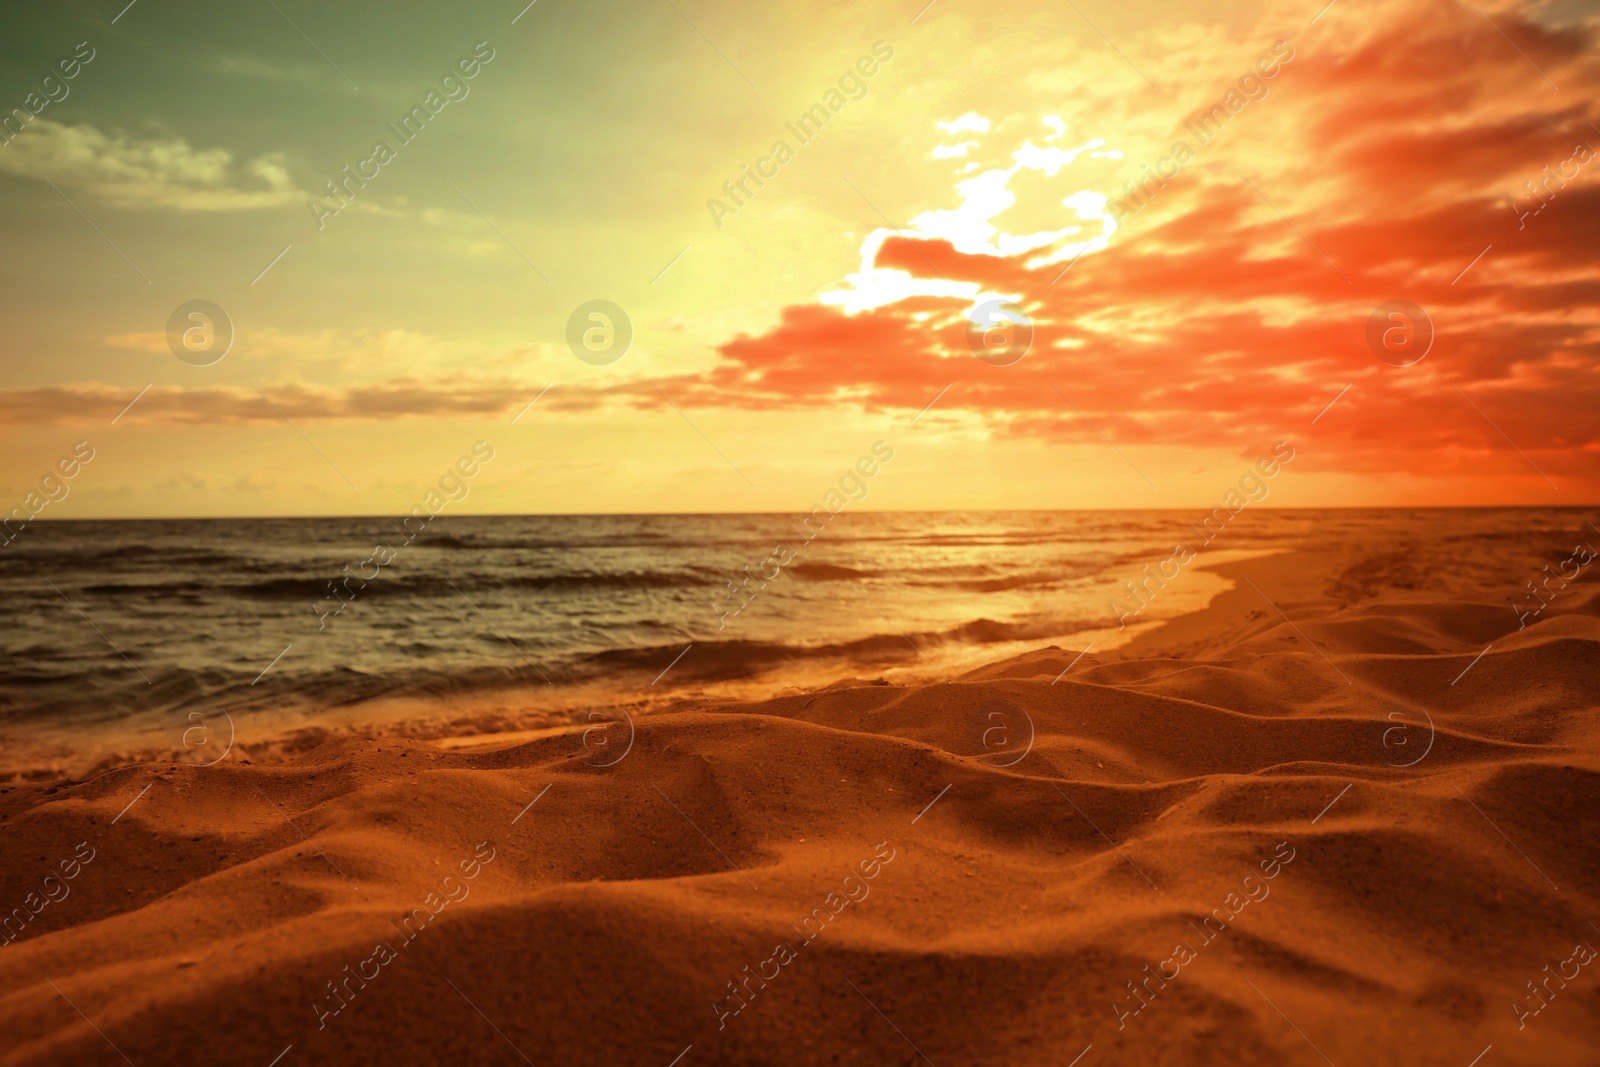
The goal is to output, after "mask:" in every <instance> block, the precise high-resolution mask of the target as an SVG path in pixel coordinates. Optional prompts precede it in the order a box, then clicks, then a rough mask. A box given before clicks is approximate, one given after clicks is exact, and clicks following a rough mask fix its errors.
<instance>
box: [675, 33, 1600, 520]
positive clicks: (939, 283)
mask: <svg viewBox="0 0 1600 1067" xmlns="http://www.w3.org/2000/svg"><path fill="white" fill-rule="evenodd" d="M1383 11H1384V12H1385V14H1384V17H1382V18H1379V19H1372V18H1369V16H1368V15H1367V14H1366V13H1358V15H1357V16H1356V17H1354V18H1352V19H1351V20H1350V21H1346V22H1342V23H1338V24H1337V25H1335V24H1334V21H1333V20H1334V16H1333V15H1330V16H1329V18H1328V19H1324V20H1322V22H1321V23H1319V24H1318V25H1315V26H1312V27H1309V28H1308V29H1306V30H1305V31H1304V32H1302V33H1300V34H1299V35H1297V36H1296V38H1295V40H1294V41H1293V47H1294V50H1295V56H1294V58H1293V60H1292V61H1291V62H1288V63H1285V64H1284V65H1283V67H1282V69H1281V70H1279V71H1278V72H1277V74H1276V77H1275V79H1273V80H1272V81H1271V82H1270V90H1271V91H1270V93H1269V94H1267V95H1266V96H1264V97H1262V98H1260V99H1257V100H1254V101H1251V102H1249V103H1248V106H1241V108H1240V110H1239V112H1238V113H1237V114H1235V115H1234V116H1233V118H1232V120H1231V121H1230V122H1229V123H1228V124H1227V125H1226V126H1225V127H1224V129H1223V130H1222V132H1221V133H1220V134H1219V135H1217V136H1216V137H1215V138H1214V139H1213V140H1212V141H1210V142H1209V143H1207V144H1204V145H1200V144H1199V143H1198V142H1197V141H1196V140H1195V138H1194V136H1193V134H1192V132H1190V131H1188V130H1187V129H1186V127H1185V125H1184V120H1185V119H1187V118H1189V117H1191V115H1192V114H1193V113H1192V112H1190V113H1182V112H1177V111H1176V109H1174V110H1175V113H1174V115H1173V120H1174V121H1173V128H1172V133H1171V138H1172V140H1178V139H1183V138H1188V141H1189V144H1190V146H1191V147H1192V148H1194V149H1195V152H1194V157H1195V158H1194V159H1193V161H1192V162H1190V163H1188V164H1187V165H1186V166H1184V167H1182V168H1181V169H1179V171H1178V173H1177V174H1176V175H1175V176H1171V177H1170V178H1169V179H1167V180H1165V181H1162V180H1161V179H1153V180H1149V181H1148V182H1147V181H1146V179H1145V174H1146V173H1148V172H1142V171H1141V170H1140V168H1139V163H1140V161H1141V158H1148V159H1149V160H1151V161H1152V162H1153V161H1155V160H1156V159H1157V157H1158V156H1163V155H1166V154H1168V153H1167V150H1165V149H1162V150H1159V151H1158V152H1156V154H1155V155H1151V156H1148V157H1140V156H1139V155H1137V154H1136V153H1134V152H1132V151H1130V152H1129V153H1128V157H1127V159H1128V163H1127V165H1126V166H1124V167H1123V170H1122V174H1119V178H1120V177H1122V176H1123V175H1126V176H1128V177H1129V179H1130V181H1131V182H1136V183H1142V188H1139V190H1138V193H1137V195H1138V196H1139V198H1140V199H1141V200H1144V201H1146V203H1145V206H1143V207H1142V208H1140V210H1139V211H1138V212H1137V213H1136V214H1135V215H1133V216H1131V217H1128V218H1125V219H1124V223H1125V224H1124V225H1123V226H1122V227H1121V228H1119V229H1115V230H1114V231H1113V227H1112V226H1110V225H1109V224H1107V223H1103V222H1100V221H1089V220H1090V219H1091V218H1092V217H1093V216H1094V215H1095V214H1096V212H1094V211H1093V210H1092V209H1091V208H1089V207H1086V206H1085V205H1092V203H1093V202H1094V200H1095V198H1094V197H1093V196H1092V194H1093V193H1096V192H1099V193H1102V194H1105V196H1106V197H1108V198H1110V199H1111V200H1123V201H1126V200H1127V199H1128V197H1129V195H1130V194H1129V192H1128V187H1124V188H1123V189H1112V188H1103V189H1099V190H1093V189H1091V190H1083V189H1082V188H1081V186H1076V185H1074V181H1073V178H1072V175H1073V173H1074V171H1073V169H1072V168H1073V163H1072V162H1071V161H1064V160H1062V159H1061V158H1060V157H1057V158H1055V159H1053V160H1052V162H1053V163H1056V164H1059V166H1058V171H1059V173H1058V174H1052V176H1053V177H1056V178H1059V182H1058V185H1059V190H1060V191H1059V192H1056V193H1055V194H1054V195H1055V196H1056V197H1057V198H1058V200H1059V199H1066V200H1067V206H1068V207H1070V208H1072V209H1073V210H1071V211H1066V210H1062V211H1059V212H1058V215H1059V217H1060V220H1061V225H1063V226H1064V227H1067V228H1068V230H1069V231H1071V232H1066V231H1064V232H1061V233H1054V232H1052V231H1046V232H1044V233H1043V234H1040V235H1036V236H1038V237H1039V241H1040V242H1041V243H1035V244H1030V239H1029V238H1027V237H1014V238H1011V239H1010V244H1011V245H1012V246H1013V247H1010V248H1007V237H1008V235H1007V234H1005V232H1004V224H1005V222H1006V220H1007V218H1008V217H1010V214H1011V209H1010V207H1009V205H1005V204H1000V208H999V210H998V211H996V212H990V213H988V214H984V212H987V211H988V209H989V208H993V207H995V206H996V204H997V203H999V201H1000V200H1003V199H1004V197H1005V196H1008V195H1010V193H1009V190H1006V191H1003V192H999V193H997V192H996V190H995V189H994V188H993V185H994V182H993V181H991V182H990V183H989V185H988V186H985V187H984V188H982V189H973V188H968V187H965V186H964V187H961V188H960V190H959V195H960V197H961V202H962V206H961V207H960V208H956V207H951V208H947V209H946V210H944V211H941V212H930V213H925V214H924V215H922V216H918V217H917V218H916V219H913V220H912V222H911V223H910V224H909V225H908V226H906V227H904V228H902V229H900V230H898V231H886V230H879V231H877V232H876V233H875V234H874V236H873V237H872V238H870V239H869V241H868V242H867V244H866V246H865V248H864V252H865V253H866V255H865V262H864V263H863V268H862V270H861V271H860V272H859V273H857V274H854V275H852V276H851V283H850V285H849V286H848V287H846V288H845V289H842V290H840V291H838V292H837V293H834V294H824V296H823V298H822V300H821V301H819V302H817V303H808V304H802V305H796V306H792V307H788V308H785V309H784V310H783V312H782V315H781V317H780V321H779V322H778V324H777V325H776V326H775V327H773V328H772V329H770V330H768V331H766V332H765V333H762V334H760V335H758V336H751V335H741V336H738V337H736V338H734V339H733V340H731V341H729V342H727V343H725V344H723V345H722V346H721V347H720V349H719V352H720V354H721V356H722V357H723V361H722V363H720V364H719V365H718V366H717V367H716V368H714V369H713V370H712V371H710V372H709V373H708V374H706V375H705V376H703V377H702V378H700V379H698V380H697V381H695V382H693V383H691V384H690V385H689V386H688V388H687V389H686V391H684V392H683V393H682V394H681V395H680V397H679V400H680V402H682V403H685V404H689V403H694V404H703V405H710V404H726V405H738V406H756V407H773V408H777V407H804V406H813V405H819V404H825V405H829V406H836V405H838V404H840V403H849V404H855V405H859V406H861V407H863V408H865V409H868V410H881V409H901V410H905V411H910V412H915V411H917V410H919V409H921V408H922V407H923V406H924V405H926V404H927V403H928V402H929V401H930V400H931V399H932V398H933V397H934V396H935V395H936V394H938V393H939V391H940V390H942V389H944V388H945V387H946V386H947V385H949V386H952V387H951V388H950V390H949V392H948V393H947V394H946V395H945V396H944V397H943V398H942V399H941V401H940V403H939V406H938V408H937V409H936V410H935V411H934V412H933V413H931V414H930V415H929V420H930V422H932V423H937V421H938V420H939V418H940V414H939V413H940V412H947V411H950V412H966V413H969V414H976V415H979V416H981V417H982V418H983V420H984V422H985V424H986V425H987V426H988V428H989V431H990V432H991V433H995V434H1001V435H1016V436H1024V437H1030V438H1038V439H1044V440H1049V441H1074V442H1076V441H1098V440H1099V434H1100V433H1102V432H1103V433H1104V434H1106V435H1107V436H1109V437H1110V438H1111V439H1112V440H1114V441H1117V442H1119V443H1126V444H1140V443H1150V444H1169V445H1170V444H1181V445H1195V446H1206V447H1218V446H1220V447H1227V448H1237V449H1238V450H1239V451H1240V452H1241V453H1244V454H1253V453H1254V451H1255V450H1256V449H1258V448H1259V447H1261V445H1262V444H1263V443H1264V442H1268V441H1271V440H1275V439H1277V438H1279V437H1285V436H1291V437H1293V436H1299V435H1301V434H1308V433H1313V432H1314V434H1315V436H1316V439H1317V442H1318V446H1317V447H1316V448H1314V449H1308V450H1307V451H1306V452H1305V456H1306V460H1305V463H1306V465H1307V466H1318V467H1321V468H1323V469H1334V470H1349V471H1369V472H1378V473H1381V472H1388V471H1400V470H1409V471H1413V472H1418V471H1421V472H1425V473H1433V474H1439V475H1446V474H1451V475H1455V474H1460V473H1462V472H1470V471H1473V470H1492V471H1493V472H1496V473H1520V474H1525V475H1526V476H1527V477H1528V478H1529V479H1534V480H1537V479H1538V478H1539V474H1537V473H1535V471H1534V470H1533V469H1531V464H1532V463H1536V464H1537V466H1538V468H1539V470H1540V471H1542V472H1544V473H1545V474H1548V475H1549V476H1550V478H1552V479H1554V481H1555V482H1557V483H1559V482H1561V480H1562V478H1563V477H1566V478H1569V479H1572V478H1577V479H1579V480H1580V482H1581V484H1582V485H1585V486H1587V492H1589V493H1591V494H1593V493H1594V491H1595V489H1596V488H1597V486H1600V483H1597V481H1596V473H1597V467H1596V459H1597V458H1600V362H1597V357H1600V347H1597V340H1600V266H1597V264H1596V261H1595V255H1594V250H1595V249H1596V248H1597V247H1600V155H1596V153H1600V129H1597V128H1596V125H1597V123H1596V115H1595V113H1594V108H1593V105H1592V101H1593V100H1594V99H1595V98H1596V92H1595V89H1596V85H1597V82H1600V76H1597V75H1600V62H1597V57H1596V52H1595V44H1596V36H1595V32H1594V29H1593V28H1592V27H1578V28H1569V29H1564V30H1551V29H1547V28H1542V27H1540V26H1539V25H1537V24H1536V23H1534V22H1532V21H1531V20H1530V19H1529V18H1528V17H1526V16H1525V15H1524V14H1523V13H1521V12H1520V10H1512V11H1500V12H1494V13H1492V14H1491V16H1490V17H1492V18H1493V19H1494V22H1493V23H1491V22H1490V21H1489V19H1488V18H1485V17H1483V16H1480V15H1479V14H1478V13H1476V12H1475V11H1474V10H1473V9H1471V8H1470V7H1462V8H1460V9H1455V8H1452V7H1450V6H1448V5H1447V6H1446V7H1445V8H1444V9H1442V10H1441V9H1440V8H1439V7H1438V6H1437V5H1431V4H1430V5H1406V6H1399V7H1395V6H1391V7H1387V8H1384V9H1383ZM1335 12H1336V13H1337V9H1335ZM1363 20H1365V21H1366V22H1367V23H1371V25H1366V26H1363ZM1501 31H1504V35H1502V32H1501ZM1508 38H1509V39H1508ZM1512 42H1515V46H1513V43H1512ZM1519 49H1520V51H1519ZM1269 50H1270V42H1268V43H1267V44H1266V45H1264V46H1262V47H1258V48H1256V49H1254V50H1242V51H1240V52H1239V53H1238V54H1232V55H1228V56H1219V57H1217V58H1216V62H1215V64H1214V68H1213V72H1214V73H1215V75H1216V79H1217V80H1216V88H1215V91H1214V92H1212V93H1210V99H1211V100H1213V101H1216V100H1220V99H1223V93H1224V92H1225V91H1226V90H1227V89H1229V88H1231V87H1232V86H1233V85H1235V84H1236V83H1237V78H1238V72H1239V71H1240V70H1248V69H1251V65H1252V62H1253V61H1254V60H1255V59H1256V58H1257V55H1258V54H1265V53H1267V52H1268V51H1269ZM1556 85H1559V86H1560V88H1559V89H1558V88H1555V86H1556ZM1052 117H1053V116H1052ZM1057 123H1059V120H1057ZM1043 125H1051V124H1048V123H1046V124H1042V125H1041V131H1042V130H1043ZM1052 128H1056V127H1055V126H1054V125H1052ZM940 138H941V135H940V134H939V133H938V132H937V131H933V130H930V131H929V144H930V147H931V146H935V145H936V144H937V143H939V141H940ZM1059 138H1060V133H1059V132H1058V133H1057V134H1056V135H1055V136H1054V137H1049V138H1044V139H1035V138H1030V141H1029V143H1028V145H1026V146H1024V147H1023V148H1020V149H1019V150H1018V152H1017V154H1016V155H1015V156H1014V157H1013V158H1014V159H1016V160H1017V161H1018V163H1019V164H1021V163H1023V161H1024V160H1025V159H1033V160H1037V159H1038V158H1039V156H1038V153H1039V152H1040V150H1041V146H1042V145H1044V143H1045V141H1046V140H1049V141H1057V140H1058V139H1059ZM946 139H947V138H946ZM1091 143H1095V142H1091ZM1167 143H1169V144H1170V143H1171V141H1168V142H1167ZM1059 147H1062V148H1073V149H1076V150H1078V151H1083V150H1084V146H1082V145H1074V144H1072V142H1071V139H1070V136H1069V138H1068V139H1067V140H1059ZM1028 152H1032V153H1033V155H1031V156H1029V155H1027V153H1028ZM1586 159H1587V160H1589V161H1588V162H1585V161H1584V160H1586ZM1164 169H1165V170H1166V172H1167V173H1169V174H1170V170H1171V168H1170V167H1169V168H1164ZM987 173H990V172H985V174H987ZM982 177H984V175H983V174H980V175H979V178H982ZM1158 183H1159V184H1158ZM1529 183H1532V184H1529ZM1067 193H1078V194H1079V195H1078V196H1077V197H1076V198H1074V197H1070V196H1064V194H1067ZM1084 193H1088V194H1091V195H1089V196H1087V197H1085V196H1084V195H1082V194H1084ZM984 197H987V198H989V199H988V200H986V201H985V206H984V209H983V211H974V212H968V215H969V216H971V217H967V218H959V217H958V216H960V215H961V214H962V212H963V210H965V209H967V208H970V207H972V206H973V205H974V203H975V202H976V201H977V200H979V199H981V198H984ZM997 197H998V198H999V200H997V199H996V198H997ZM1541 205H1542V209H1541V210H1538V212H1537V214H1535V213H1533V212H1534V211H1535V209H1540V208H1541ZM979 215H982V216H983V217H982V218H981V219H980V218H977V216H979ZM935 216H938V217H937V218H936V217H935ZM1030 217H1036V216H1030ZM947 223H948V225H946V224H947ZM985 225H988V226H990V227H991V229H996V230H998V235H996V234H984V233H983V232H982V227H983V226H985ZM980 236H986V237H987V238H988V239H987V240H985V241H981V242H980V241H979V240H978V239H977V238H978V237H980ZM1102 237H1103V238H1104V239H1103V240H1099V238H1102ZM1046 238H1048V240H1046ZM1024 246H1026V247H1024ZM1063 252H1069V253H1070V254H1071V255H1070V256H1067V255H1063V254H1062V253H1063ZM1073 257H1077V258H1073ZM1067 263H1070V264H1071V269H1070V270H1068V271H1067V272H1066V273H1065V274H1062V273H1061V271H1062V268H1063V266H1064V265H1065V264H1067ZM994 294H1006V295H1008V296H1010V297H1012V298H1014V303H1015V307H1017V308H1020V309H1021V310H1022V311H1024V312H1025V313H1026V314H1027V316H1028V317H1029V318H1030V319H1031V321H1032V324H1033V327H1034V337H1033V344H1032V348H1031V350H1030V351H1029V353H1028V354H1027V356H1026V357H1025V358H1023V359H1022V360H1021V361H1020V362H1017V363H1015V364H1013V365H1010V366H991V365H989V364H987V363H985V362H981V361H980V360H978V359H976V358H974V356H973V355H972V354H971V353H970V352H969V349H968V345H967V315H968V313H969V309H971V308H972V307H973V305H974V304H976V303H978V302H980V301H981V300H982V299H983V298H984V297H985V296H992V295H994ZM1391 300H1408V301H1412V302H1414V303H1416V304H1418V305H1420V306H1421V307H1422V308H1423V309H1425V311H1426V312H1427V313H1428V316H1429V317H1430V318H1431V321H1432V325H1433V327H1434V329H1435V331H1436V336H1435V338H1434V340H1433V344H1432V348H1431V350H1430V351H1429V353H1428V355H1427V357H1426V358H1425V359H1424V360H1422V361H1421V362H1419V363H1416V364H1414V365H1412V366H1406V367H1397V366H1392V365H1390V364H1389V363H1387V362H1384V361H1381V360H1380V359H1378V358H1377V357H1376V356H1375V354H1374V353H1373V352H1372V351H1371V350H1369V348H1368V344H1367V339H1366V337H1367V323H1368V319H1369V317H1370V316H1371V315H1372V314H1373V312H1374V310H1375V309H1376V308H1377V307H1378V306H1379V305H1381V304H1384V303H1385V302H1388V301H1391ZM1346 385H1350V386H1351V389H1350V390H1349V392H1348V393H1347V394H1345V395H1344V396H1342V397H1341V399H1340V400H1339V403H1338V404H1336V405H1335V406H1334V407H1333V408H1331V409H1330V410H1329V411H1328V412H1327V414H1326V415H1323V416H1320V417H1319V412H1321V411H1322V409H1323V408H1324V406H1325V405H1327V404H1328V403H1329V402H1330V401H1331V400H1333V399H1334V397H1335V396H1336V395H1338V394H1339V393H1340V390H1341V389H1343V388H1344V387H1345V386H1346ZM1313 418H1317V423H1316V426H1315V429H1314V431H1313V430H1312V426H1311V423H1312V419H1313ZM1519 451H1520V453H1521V454H1520V455H1519ZM1541 484H1542V483H1541Z"/></svg>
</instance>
